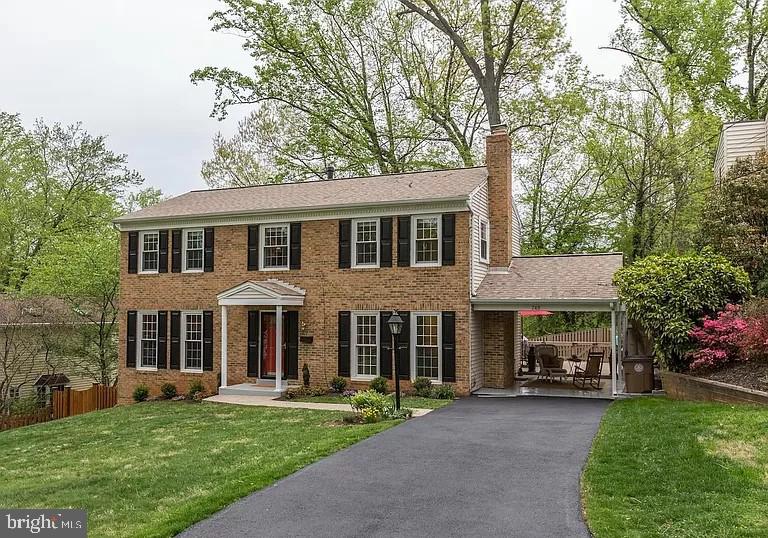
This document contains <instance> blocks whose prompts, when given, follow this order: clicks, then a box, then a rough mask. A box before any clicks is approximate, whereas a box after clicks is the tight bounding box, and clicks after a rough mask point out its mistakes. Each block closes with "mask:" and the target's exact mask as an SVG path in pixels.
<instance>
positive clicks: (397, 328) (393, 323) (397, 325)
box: [387, 310, 405, 411]
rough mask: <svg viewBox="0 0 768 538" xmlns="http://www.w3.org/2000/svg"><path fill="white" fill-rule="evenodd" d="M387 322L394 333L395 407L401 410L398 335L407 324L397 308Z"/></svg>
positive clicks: (390, 330)
mask: <svg viewBox="0 0 768 538" xmlns="http://www.w3.org/2000/svg"><path fill="white" fill-rule="evenodd" d="M387 324H388V325H389V332H390V333H392V362H393V363H394V367H393V368H392V371H393V372H394V376H395V409H397V410H398V411H399V410H400V368H399V367H398V364H399V362H400V361H398V360H397V337H398V335H399V334H400V333H401V332H402V331H403V325H405V322H404V321H403V318H401V317H400V314H398V313H397V311H396V310H393V311H392V314H391V315H390V316H389V320H387Z"/></svg>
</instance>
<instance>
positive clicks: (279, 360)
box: [275, 305, 283, 392]
mask: <svg viewBox="0 0 768 538" xmlns="http://www.w3.org/2000/svg"><path fill="white" fill-rule="evenodd" d="M275 318H276V319H275V332H276V333H277V334H275V362H276V364H275V392H282V391H283V305H277V306H276V307H275Z"/></svg>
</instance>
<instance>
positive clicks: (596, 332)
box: [535, 327, 611, 344]
mask: <svg viewBox="0 0 768 538" xmlns="http://www.w3.org/2000/svg"><path fill="white" fill-rule="evenodd" d="M535 340H536V341H542V342H553V343H554V342H567V343H569V344H570V343H573V342H590V343H597V344H610V343H611V329H610V327H598V328H596V329H585V330H583V331H572V332H568V333H557V334H546V335H544V336H538V337H536V338H535Z"/></svg>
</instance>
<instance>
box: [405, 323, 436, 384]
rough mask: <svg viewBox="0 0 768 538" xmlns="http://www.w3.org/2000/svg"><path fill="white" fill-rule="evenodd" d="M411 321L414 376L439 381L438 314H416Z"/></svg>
mask: <svg viewBox="0 0 768 538" xmlns="http://www.w3.org/2000/svg"><path fill="white" fill-rule="evenodd" d="M412 319H413V320H414V323H413V327H412V329H411V330H412V334H411V341H412V342H413V344H412V345H413V361H414V363H415V364H414V369H413V371H414V373H415V376H416V377H428V378H429V379H432V380H435V381H440V380H441V373H442V372H441V371H440V314H439V313H437V312H416V313H415V314H414V315H413V318H412Z"/></svg>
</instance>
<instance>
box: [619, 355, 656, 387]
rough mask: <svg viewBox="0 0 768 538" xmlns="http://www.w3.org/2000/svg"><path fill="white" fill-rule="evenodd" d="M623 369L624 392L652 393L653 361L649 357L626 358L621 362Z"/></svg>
mask: <svg viewBox="0 0 768 538" xmlns="http://www.w3.org/2000/svg"><path fill="white" fill-rule="evenodd" d="M621 365H622V367H623V368H624V392H634V393H638V392H652V391H653V359H652V358H650V357H641V356H635V357H627V358H626V359H624V360H622V361H621Z"/></svg>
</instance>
